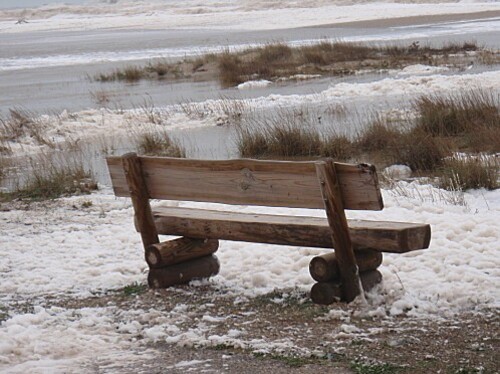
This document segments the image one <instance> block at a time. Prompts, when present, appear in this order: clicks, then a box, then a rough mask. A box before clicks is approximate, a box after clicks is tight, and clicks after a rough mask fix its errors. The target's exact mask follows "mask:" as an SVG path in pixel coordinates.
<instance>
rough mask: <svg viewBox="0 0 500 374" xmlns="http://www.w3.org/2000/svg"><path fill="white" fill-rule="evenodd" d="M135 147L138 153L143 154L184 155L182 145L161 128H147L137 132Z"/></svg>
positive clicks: (184, 151) (181, 156)
mask: <svg viewBox="0 0 500 374" xmlns="http://www.w3.org/2000/svg"><path fill="white" fill-rule="evenodd" d="M137 148H138V151H139V153H140V154H142V155H145V156H164V157H178V158H185V157H186V150H185V149H184V147H183V146H182V145H181V144H179V143H178V142H177V141H176V140H174V139H172V138H171V137H170V136H169V135H168V134H167V132H165V131H162V130H149V131H146V132H143V133H140V134H138V135H137Z"/></svg>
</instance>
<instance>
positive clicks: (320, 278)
mask: <svg viewBox="0 0 500 374" xmlns="http://www.w3.org/2000/svg"><path fill="white" fill-rule="evenodd" d="M354 256H355V257H356V263H357V265H358V268H359V271H360V272H363V271H367V270H375V269H377V268H378V267H379V266H380V264H381V263H382V257H383V256H382V253H381V252H378V251H375V250H372V249H359V250H356V251H354ZM309 273H310V274H311V277H313V279H314V280H315V281H317V282H328V281H331V280H334V279H338V278H339V277H340V272H339V264H338V261H337V256H336V255H335V253H334V252H330V253H325V254H323V255H320V256H316V257H313V258H312V260H311V262H310V263H309Z"/></svg>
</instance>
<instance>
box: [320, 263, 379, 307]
mask: <svg viewBox="0 0 500 374" xmlns="http://www.w3.org/2000/svg"><path fill="white" fill-rule="evenodd" d="M359 278H360V279H361V283H362V284H363V289H364V290H365V291H370V290H371V289H372V288H373V287H375V286H376V285H377V284H379V283H380V282H381V281H382V274H381V273H380V272H379V271H378V270H368V271H364V272H361V273H360V274H359ZM311 300H312V302H313V303H315V304H320V305H330V304H333V303H334V302H336V301H342V300H344V298H343V291H342V284H341V282H340V281H339V280H336V281H329V282H318V283H315V284H314V285H313V286H312V288H311ZM344 301H345V300H344Z"/></svg>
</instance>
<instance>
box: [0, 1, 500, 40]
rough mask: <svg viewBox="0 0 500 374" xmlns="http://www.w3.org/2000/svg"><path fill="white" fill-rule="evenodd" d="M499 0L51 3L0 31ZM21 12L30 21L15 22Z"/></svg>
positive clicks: (461, 7) (357, 15)
mask: <svg viewBox="0 0 500 374" xmlns="http://www.w3.org/2000/svg"><path fill="white" fill-rule="evenodd" d="M498 9H500V5H499V4H497V3H495V2H472V3H470V2H467V3H443V2H439V3H429V2H426V3H418V4H416V3H413V2H407V3H399V2H398V3H391V2H362V3H358V2H356V1H353V2H351V3H349V2H347V3H346V2H339V3H337V4H335V5H332V3H331V2H325V1H317V0H316V1H313V0H312V1H308V2H307V3H306V2H295V1H272V2H266V1H259V2H255V1H250V0H246V1H238V2H234V1H215V0H212V1H208V2H204V3H203V4H201V3H199V2H196V1H187V2H186V1H182V2H181V1H169V2H168V4H166V3H165V2H164V3H163V4H162V3H160V2H139V3H138V2H128V3H127V2H121V1H120V2H117V3H116V4H107V5H105V4H99V5H96V6H79V5H73V6H71V5H69V6H68V5H64V6H61V5H47V6H43V7H40V8H37V9H31V10H5V11H2V12H0V32H4V33H6V32H8V33H13V32H27V31H46V30H73V31H78V30H95V29H108V28H115V29H116V28H131V29H133V28H141V29H145V28H146V29H165V28H186V29H189V28H197V29H200V28H210V29H223V30H273V29H282V28H291V27H304V26H315V25H322V24H334V23H343V22H351V21H363V20H373V19H387V18H397V17H409V16H418V15H420V16H423V15H436V14H462V13H473V12H480V11H488V10H498ZM20 18H27V19H28V23H20V24H16V21H17V20H18V19H20Z"/></svg>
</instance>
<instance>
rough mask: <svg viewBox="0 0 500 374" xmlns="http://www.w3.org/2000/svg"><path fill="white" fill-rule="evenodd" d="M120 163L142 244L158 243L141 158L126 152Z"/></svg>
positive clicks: (146, 245) (145, 245)
mask: <svg viewBox="0 0 500 374" xmlns="http://www.w3.org/2000/svg"><path fill="white" fill-rule="evenodd" d="M122 165H123V171H124V172H125V177H126V179H127V185H128V188H129V192H130V197H131V198H132V205H133V206H134V212H135V217H136V222H137V226H138V229H139V231H140V233H141V238H142V244H143V245H144V249H146V248H147V247H149V246H150V245H152V244H157V243H159V239H158V232H157V230H156V226H155V223H154V220H153V214H152V212H151V205H149V192H148V189H147V186H146V182H145V180H144V175H143V172H142V167H141V160H140V159H139V157H137V154H135V153H127V154H125V155H123V156H122Z"/></svg>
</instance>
